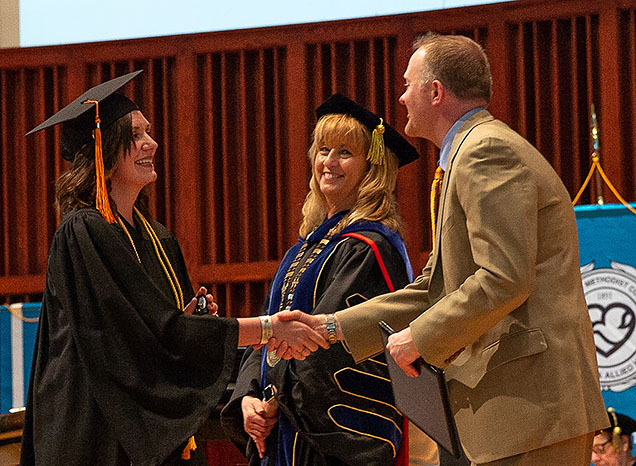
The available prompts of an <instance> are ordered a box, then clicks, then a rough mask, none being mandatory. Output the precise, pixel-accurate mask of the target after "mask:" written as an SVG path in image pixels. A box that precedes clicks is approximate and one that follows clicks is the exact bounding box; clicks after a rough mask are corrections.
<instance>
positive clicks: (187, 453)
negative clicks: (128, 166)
mask: <svg viewBox="0 0 636 466" xmlns="http://www.w3.org/2000/svg"><path fill="white" fill-rule="evenodd" d="M133 209H134V212H135V214H137V217H139V220H141V224H142V225H143V227H144V229H145V230H146V233H148V236H149V237H150V239H151V241H152V245H153V246H154V248H155V254H156V255H157V259H159V263H160V264H161V267H162V268H163V273H164V274H165V275H166V278H167V279H168V281H169V282H170V287H171V288H172V293H173V294H174V299H175V301H176V303H177V307H178V308H179V309H181V310H183V309H184V307H185V305H184V302H183V292H182V291H181V286H180V285H179V280H178V279H177V274H176V273H175V272H174V269H173V268H172V264H170V259H168V255H167V254H166V251H165V250H164V249H163V246H162V245H161V241H159V237H158V236H157V234H156V233H155V230H154V229H153V228H152V225H151V224H150V222H148V220H146V218H145V217H144V216H143V215H142V214H141V212H139V209H137V207H133ZM117 220H118V222H119V224H120V225H121V227H122V229H123V230H124V232H125V233H126V236H128V239H129V240H130V244H132V247H133V249H134V251H135V255H136V256H137V260H138V261H139V263H140V264H141V259H140V258H139V254H138V253H137V248H136V247H135V242H134V241H133V239H132V236H130V233H129V232H128V229H127V228H126V225H125V224H124V222H123V221H122V220H121V218H120V217H119V216H117ZM196 449H197V444H196V441H195V440H194V436H191V437H190V438H189V439H188V443H187V444H186V446H185V447H184V448H183V451H182V452H181V459H184V460H189V459H190V457H191V454H192V452H193V451H194V450H196Z"/></svg>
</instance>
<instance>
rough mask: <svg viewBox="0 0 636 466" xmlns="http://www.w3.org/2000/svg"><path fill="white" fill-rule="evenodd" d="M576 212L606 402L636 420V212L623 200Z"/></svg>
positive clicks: (588, 300)
mask: <svg viewBox="0 0 636 466" xmlns="http://www.w3.org/2000/svg"><path fill="white" fill-rule="evenodd" d="M633 205H636V204H633ZM574 210H575V212H576V218H577V224H578V230H579V250H580V255H581V258H580V259H581V274H582V277H583V289H584V290H585V299H586V300H587V305H588V309H589V312H590V318H591V319H592V325H593V327H594V340H595V342H596V356H597V358H598V365H599V376H600V380H601V388H602V390H603V398H604V400H605V406H607V407H610V406H612V407H614V408H615V409H616V411H618V412H621V413H624V414H627V415H629V416H630V417H632V418H634V419H636V215H635V214H633V213H632V212H630V211H629V210H628V209H627V208H626V207H624V206H622V205H619V204H607V205H583V206H576V207H575V208H574ZM574 350H575V348H573V351H574Z"/></svg>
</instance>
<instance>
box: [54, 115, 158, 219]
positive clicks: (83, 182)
mask: <svg viewBox="0 0 636 466" xmlns="http://www.w3.org/2000/svg"><path fill="white" fill-rule="evenodd" d="M133 144H134V141H133V134H132V116H131V114H130V113H128V114H126V115H124V116H123V117H121V118H120V119H119V120H117V121H115V123H113V124H112V125H110V126H109V127H107V128H105V129H103V130H102V155H103V158H104V173H105V177H106V185H107V187H108V191H109V192H110V177H111V175H112V174H113V172H114V171H115V169H116V168H117V164H118V163H119V159H120V158H121V157H122V156H126V155H127V154H128V152H129V151H130V149H131V147H132V146H133ZM95 188H96V182H95V146H94V144H93V143H89V144H85V145H84V146H83V147H82V148H81V149H80V150H78V151H77V153H76V154H75V158H74V159H73V165H72V166H71V168H70V169H69V170H67V171H66V172H64V173H62V174H61V175H60V177H59V178H58V179H57V181H56V182H55V208H56V210H57V212H58V214H59V215H60V216H61V217H63V216H64V215H66V214H67V213H69V212H70V211H71V210H74V209H80V208H82V207H89V206H94V205H95ZM109 200H110V205H111V207H112V208H113V211H114V212H116V211H117V206H116V204H115V202H114V201H113V199H112V198H110V199H109ZM135 207H137V208H138V209H139V210H140V211H141V213H142V214H143V215H144V216H145V217H146V218H149V217H150V216H149V209H148V192H147V190H146V188H143V189H142V190H141V192H140V193H139V196H138V197H137V200H136V201H135Z"/></svg>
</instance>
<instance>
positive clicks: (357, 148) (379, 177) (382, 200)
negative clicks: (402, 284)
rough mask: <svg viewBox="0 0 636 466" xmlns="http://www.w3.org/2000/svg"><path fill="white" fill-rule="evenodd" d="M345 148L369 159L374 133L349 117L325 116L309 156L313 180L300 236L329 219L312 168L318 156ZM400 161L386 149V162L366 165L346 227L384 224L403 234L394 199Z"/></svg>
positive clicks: (321, 119) (318, 124) (316, 130)
mask: <svg viewBox="0 0 636 466" xmlns="http://www.w3.org/2000/svg"><path fill="white" fill-rule="evenodd" d="M340 144H345V145H346V146H347V147H349V148H350V149H351V150H352V151H353V152H354V153H358V154H364V155H365V156H366V154H367V152H368V151H369V147H370V146H371V133H370V131H369V130H368V129H367V127H366V126H364V125H363V124H362V123H360V122H359V121H358V120H356V119H355V118H353V117H351V116H349V115H342V114H328V115H324V116H323V117H322V118H320V120H318V123H317V124H316V128H315V129H314V132H313V135H312V144H311V147H310V148H309V151H308V153H307V156H308V157H309V160H310V162H311V167H312V170H311V179H310V181H309V192H308V193H307V197H306V198H305V203H304V204H303V209H302V212H303V221H302V223H301V225H300V236H301V237H302V238H305V237H307V235H308V234H309V233H311V232H312V231H313V230H315V229H316V228H317V227H318V226H320V224H321V223H322V222H323V221H324V220H325V218H326V216H327V200H326V199H325V196H324V195H323V194H322V192H321V191H320V186H319V185H318V180H317V179H316V176H315V173H314V170H313V167H314V163H315V161H316V155H317V154H318V151H319V150H320V148H321V147H322V146H325V145H326V146H336V145H340ZM397 172H398V159H397V157H396V156H395V154H394V153H393V152H392V151H391V150H390V149H389V148H388V147H387V148H386V150H385V161H384V163H383V164H381V165H373V164H369V163H368V162H367V173H366V175H365V176H364V178H363V179H362V181H361V182H360V186H359V188H358V198H357V200H356V203H355V204H354V206H353V208H352V209H351V210H350V211H349V213H348V214H347V218H346V220H345V225H351V224H352V223H355V222H357V221H359V220H368V221H376V222H381V223H382V224H384V225H385V226H387V227H388V228H389V229H390V230H392V231H401V230H402V221H401V220H400V216H399V213H398V206H397V201H396V199H395V186H396V184H397Z"/></svg>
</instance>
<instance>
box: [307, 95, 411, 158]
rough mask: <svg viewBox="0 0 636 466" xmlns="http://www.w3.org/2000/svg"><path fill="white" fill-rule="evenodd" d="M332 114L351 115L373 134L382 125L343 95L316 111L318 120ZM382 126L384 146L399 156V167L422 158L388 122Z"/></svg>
mask: <svg viewBox="0 0 636 466" xmlns="http://www.w3.org/2000/svg"><path fill="white" fill-rule="evenodd" d="M330 113H336V114H344V115H350V116H352V117H353V118H355V119H356V120H358V121H359V122H360V123H362V124H363V125H364V126H366V127H367V128H368V129H369V131H371V132H372V133H373V131H374V130H376V128H377V127H378V125H380V123H381V119H380V117H379V116H377V115H376V114H374V113H373V112H371V111H369V110H367V109H366V108H364V107H363V106H361V105H359V104H357V103H355V102H354V101H353V100H351V99H349V98H347V97H345V96H343V95H342V94H334V95H332V96H331V97H329V98H328V99H327V100H325V101H324V102H323V103H322V105H320V107H318V108H317V109H316V116H317V117H318V119H320V118H321V117H323V116H324V115H327V114H330ZM382 125H383V126H384V135H383V136H384V145H385V146H386V147H388V148H389V149H391V150H392V151H393V153H394V154H395V155H396V156H397V158H398V166H400V167H401V166H402V165H406V164H407V163H411V162H413V161H414V160H416V159H417V158H418V157H419V156H420V154H418V153H417V150H415V147H413V146H412V145H411V144H410V143H409V142H408V141H407V140H406V139H404V137H402V135H401V134H400V133H398V132H397V131H396V130H395V129H394V128H392V127H391V125H389V124H388V123H387V122H386V121H382Z"/></svg>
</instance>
